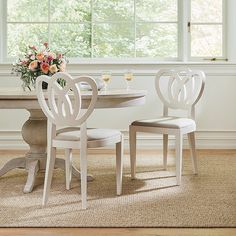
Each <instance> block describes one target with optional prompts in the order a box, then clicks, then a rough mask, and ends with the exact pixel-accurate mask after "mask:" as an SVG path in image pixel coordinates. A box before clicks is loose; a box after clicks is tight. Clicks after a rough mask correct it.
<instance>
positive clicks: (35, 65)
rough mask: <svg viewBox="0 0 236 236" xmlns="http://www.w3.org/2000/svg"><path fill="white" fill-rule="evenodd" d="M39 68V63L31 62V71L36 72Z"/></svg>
mask: <svg viewBox="0 0 236 236" xmlns="http://www.w3.org/2000/svg"><path fill="white" fill-rule="evenodd" d="M37 67H38V61H36V60H35V61H31V62H30V64H29V69H30V70H32V71H34V70H35V69H36V68H37Z"/></svg>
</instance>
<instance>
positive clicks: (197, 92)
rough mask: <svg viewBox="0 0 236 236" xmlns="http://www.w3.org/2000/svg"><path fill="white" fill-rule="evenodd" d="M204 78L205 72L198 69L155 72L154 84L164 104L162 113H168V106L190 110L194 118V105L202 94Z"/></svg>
mask: <svg viewBox="0 0 236 236" xmlns="http://www.w3.org/2000/svg"><path fill="white" fill-rule="evenodd" d="M205 78H206V76H205V73H204V72H203V71H200V70H191V69H189V68H187V69H186V68H185V69H176V70H174V69H173V70H172V69H171V70H170V69H161V70H160V71H159V72H158V73H157V76H156V80H155V85H156V90H157V93H158V96H159V97H160V99H161V101H162V102H163V104H164V115H168V109H169V108H171V109H181V110H190V112H191V113H190V114H191V117H192V118H193V119H194V118H195V109H194V107H195V104H196V103H197V102H198V101H199V99H200V98H201V96H202V93H203V90H204V86H205Z"/></svg>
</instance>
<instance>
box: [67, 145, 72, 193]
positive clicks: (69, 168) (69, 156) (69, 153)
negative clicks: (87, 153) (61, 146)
mask: <svg viewBox="0 0 236 236" xmlns="http://www.w3.org/2000/svg"><path fill="white" fill-rule="evenodd" d="M65 159H66V161H65V165H66V166H65V172H66V189H67V190H70V187H71V177H72V149H70V148H67V149H65Z"/></svg>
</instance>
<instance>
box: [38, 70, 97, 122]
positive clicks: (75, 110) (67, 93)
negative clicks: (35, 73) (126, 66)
mask: <svg viewBox="0 0 236 236" xmlns="http://www.w3.org/2000/svg"><path fill="white" fill-rule="evenodd" d="M58 79H63V80H64V81H65V86H64V87H62V86H61V85H60V84H59V83H58V82H57V81H58ZM43 82H46V83H47V84H48V88H47V91H45V90H43V89H42V83H43ZM81 82H86V83H88V84H89V85H90V87H91V90H92V98H91V102H90V105H89V107H88V109H87V110H86V111H84V112H82V111H81V110H82V109H81V105H82V98H81V90H80V86H79V83H81ZM36 90H37V97H38V101H39V104H40V107H41V109H42V110H43V112H44V114H45V115H46V116H47V118H48V120H49V121H50V122H52V123H53V124H55V125H60V126H80V125H82V124H83V123H84V122H85V121H86V120H87V118H88V117H89V116H90V115H91V113H92V112H93V110H94V107H95V104H96V101H97V96H98V90H97V85H96V82H95V81H94V80H93V79H92V78H91V77H88V76H81V77H78V78H72V77H71V76H70V75H69V74H67V73H64V72H58V73H56V74H54V75H53V76H52V77H49V76H46V75H41V76H39V77H38V78H37V79H36Z"/></svg>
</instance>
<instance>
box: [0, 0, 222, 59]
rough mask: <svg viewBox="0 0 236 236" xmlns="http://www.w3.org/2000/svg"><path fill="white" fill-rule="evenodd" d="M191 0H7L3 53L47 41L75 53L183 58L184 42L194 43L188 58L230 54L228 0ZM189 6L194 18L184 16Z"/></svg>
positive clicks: (11, 53) (8, 54)
mask: <svg viewBox="0 0 236 236" xmlns="http://www.w3.org/2000/svg"><path fill="white" fill-rule="evenodd" d="M187 2H188V4H187V6H186V5H185V4H184V3H183V0H130V1H127V0H40V1H33V0H2V11H3V13H4V14H1V16H0V17H2V19H0V21H1V20H2V22H3V26H2V30H1V29H0V31H2V32H3V34H2V35H4V36H2V38H0V44H2V48H3V49H4V52H3V56H2V57H3V60H7V58H15V57H17V56H18V55H19V52H20V51H23V50H24V49H25V47H26V45H39V44H41V43H42V42H46V41H47V42H49V45H50V48H52V49H53V50H61V51H65V52H67V55H68V57H70V58H94V59H96V58H118V59H119V58H120V59H123V58H130V59H132V58H144V59H145V58H148V59H154V58H155V60H172V61H173V60H182V59H183V58H182V57H184V55H183V53H182V52H183V51H184V50H183V48H184V47H186V45H184V44H183V43H182V42H188V44H189V47H188V50H186V53H187V54H188V59H190V58H198V59H204V58H212V57H217V58H224V57H225V50H224V48H225V47H224V45H225V38H224V37H225V34H224V4H223V2H225V0H188V1H187ZM185 11H187V12H188V15H189V19H187V17H186V19H183V20H182V18H183V15H184V14H185V13H184V12H185ZM188 22H189V30H190V32H189V33H186V34H185V30H183V28H184V27H186V28H187V25H188ZM186 32H187V31H186ZM0 37H1V36H0ZM0 56H1V55H0Z"/></svg>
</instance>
